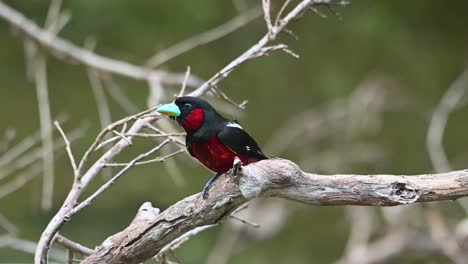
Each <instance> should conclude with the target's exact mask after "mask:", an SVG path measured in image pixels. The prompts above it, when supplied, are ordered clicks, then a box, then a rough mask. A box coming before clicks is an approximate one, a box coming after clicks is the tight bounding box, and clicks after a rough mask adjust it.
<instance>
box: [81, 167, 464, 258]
mask: <svg viewBox="0 0 468 264" xmlns="http://www.w3.org/2000/svg"><path fill="white" fill-rule="evenodd" d="M467 195H468V170H462V171H452V172H447V173H440V174H422V175H413V176H405V175H401V176H398V175H319V174H312V173H305V172H303V171H302V170H301V169H300V168H299V167H298V166H297V165H296V164H295V163H293V162H291V161H289V160H284V159H269V160H263V161H260V162H256V163H253V164H250V165H247V166H245V167H242V169H241V171H240V172H238V173H237V175H236V176H233V177H223V178H221V179H220V180H218V181H217V182H216V183H215V184H214V186H213V187H212V189H211V193H210V197H209V198H208V199H207V200H203V199H202V198H201V196H200V194H199V193H198V194H195V195H192V196H189V197H187V198H185V199H183V200H181V201H179V202H177V203H176V204H174V205H173V206H171V207H169V208H168V209H167V210H166V211H164V212H162V213H161V214H159V215H155V216H154V217H153V218H152V219H145V221H135V220H134V221H133V222H132V223H131V224H130V226H129V227H127V228H126V229H125V230H123V231H122V232H120V233H117V234H116V235H113V236H111V237H110V238H108V239H106V241H105V242H104V243H103V244H102V245H101V246H99V247H98V248H97V250H96V253H95V254H93V255H91V256H89V257H88V258H86V259H85V260H84V261H83V262H82V263H85V264H90V263H140V262H143V261H145V260H147V259H149V258H151V257H152V256H154V255H155V254H157V253H158V252H159V251H160V250H161V249H162V248H164V247H165V246H166V245H167V244H169V243H170V242H171V241H173V240H174V239H176V238H178V237H180V236H181V235H183V234H185V233H186V232H188V231H190V230H192V229H194V228H197V227H199V226H204V225H210V224H215V223H218V222H220V221H221V220H222V219H223V218H225V217H226V216H229V215H230V213H231V212H233V211H234V210H235V209H236V208H238V207H239V206H241V205H242V204H243V203H245V202H247V201H248V200H249V199H254V198H258V197H270V196H276V197H282V198H285V199H288V200H294V201H298V202H301V203H306V204H312V205H378V206H395V205H403V204H410V203H416V202H429V201H440V200H454V199H458V198H462V197H465V196H467Z"/></svg>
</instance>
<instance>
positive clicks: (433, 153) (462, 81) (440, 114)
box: [426, 68, 468, 172]
mask: <svg viewBox="0 0 468 264" xmlns="http://www.w3.org/2000/svg"><path fill="white" fill-rule="evenodd" d="M467 91H468V68H467V69H465V71H464V72H463V73H462V74H461V75H460V76H459V77H458V78H457V79H456V80H455V82H454V83H453V84H452V85H451V86H450V87H449V88H448V90H447V92H446V93H445V94H444V96H443V97H442V100H441V101H440V103H439V105H438V106H437V108H436V109H435V111H434V114H433V115H432V119H431V123H430V124H429V129H428V131H427V137H426V146H427V149H428V151H429V157H430V158H431V161H432V164H433V165H434V169H435V170H436V171H437V172H443V171H449V170H451V166H450V162H449V161H448V159H447V155H446V154H445V151H444V148H443V146H442V140H443V137H444V130H445V127H446V126H447V121H448V118H449V116H450V113H451V112H452V111H454V110H455V109H456V108H457V107H458V106H459V104H460V103H461V102H462V99H463V98H464V95H465V94H466V93H467Z"/></svg>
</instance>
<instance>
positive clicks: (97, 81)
mask: <svg viewBox="0 0 468 264" xmlns="http://www.w3.org/2000/svg"><path fill="white" fill-rule="evenodd" d="M88 78H89V83H90V84H91V88H92V90H93V94H94V98H95V99H96V106H97V110H98V114H99V121H100V122H101V129H105V128H106V126H108V125H109V124H110V123H112V116H111V112H110V108H109V104H108V102H107V99H106V94H105V93H104V88H103V85H102V81H101V78H100V76H99V73H98V72H96V71H94V70H91V69H89V70H88Z"/></svg>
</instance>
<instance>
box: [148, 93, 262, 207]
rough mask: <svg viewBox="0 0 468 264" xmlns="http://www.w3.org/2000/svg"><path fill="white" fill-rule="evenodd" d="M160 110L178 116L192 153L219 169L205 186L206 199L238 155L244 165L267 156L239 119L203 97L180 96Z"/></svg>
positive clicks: (158, 110)
mask: <svg viewBox="0 0 468 264" xmlns="http://www.w3.org/2000/svg"><path fill="white" fill-rule="evenodd" d="M156 111H157V112H159V113H161V114H164V115H167V116H169V117H171V118H172V119H175V120H177V122H178V123H179V125H181V126H182V127H183V128H184V129H185V131H186V132H187V137H186V145H187V149H188V151H189V153H190V155H192V156H193V157H195V158H197V159H198V160H199V161H200V162H201V163H203V164H204V165H205V166H206V167H208V168H209V169H210V170H212V171H214V172H215V175H214V176H213V177H212V178H211V179H210V180H209V181H208V182H207V183H206V185H205V187H204V188H203V198H204V199H206V198H207V197H208V191H209V188H210V186H211V185H212V184H213V182H214V181H215V180H216V178H218V177H219V176H220V175H221V174H223V173H225V172H227V171H228V170H229V169H231V167H232V165H233V162H234V158H235V157H238V158H239V159H240V160H241V161H242V163H243V164H244V165H246V164H249V163H252V162H257V161H259V160H263V159H267V157H266V156H265V154H263V152H262V151H261V150H260V147H259V146H258V145H257V143H256V142H255V140H254V139H253V138H252V137H250V136H249V134H247V132H245V130H244V129H242V127H241V126H240V125H239V123H238V122H237V121H236V120H229V119H226V118H224V117H223V116H221V115H220V114H219V113H218V112H216V110H215V109H214V108H213V107H212V106H211V105H210V104H209V103H208V102H207V101H205V100H203V99H200V98H197V97H190V96H183V97H179V98H177V99H176V100H175V102H174V103H171V104H166V105H162V106H160V107H159V108H158V109H157V110H156Z"/></svg>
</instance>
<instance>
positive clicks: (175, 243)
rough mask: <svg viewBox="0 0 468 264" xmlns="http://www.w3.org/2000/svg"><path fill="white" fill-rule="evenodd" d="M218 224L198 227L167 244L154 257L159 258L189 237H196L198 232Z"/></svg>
mask: <svg viewBox="0 0 468 264" xmlns="http://www.w3.org/2000/svg"><path fill="white" fill-rule="evenodd" d="M217 225H218V224H212V225H205V226H199V227H197V228H194V229H193V230H190V231H188V232H187V233H185V234H183V235H181V236H180V237H178V238H177V239H174V240H173V241H172V242H171V243H169V244H167V245H166V246H165V247H163V248H162V249H161V251H159V253H158V254H157V255H156V257H159V256H161V255H163V254H164V253H166V252H167V251H172V250H174V249H176V248H178V247H179V246H180V245H181V244H183V243H184V242H186V241H187V240H189V239H190V238H191V237H193V236H195V235H197V234H198V233H200V232H203V231H205V230H207V229H210V228H212V227H215V226H217Z"/></svg>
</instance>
